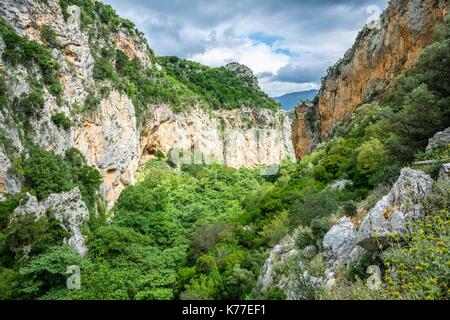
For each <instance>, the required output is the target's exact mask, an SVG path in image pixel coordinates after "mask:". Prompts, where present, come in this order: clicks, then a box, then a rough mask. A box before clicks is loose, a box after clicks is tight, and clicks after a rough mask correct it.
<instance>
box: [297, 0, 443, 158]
mask: <svg viewBox="0 0 450 320" xmlns="http://www.w3.org/2000/svg"><path fill="white" fill-rule="evenodd" d="M449 8H450V2H449V1H448V0H437V1H435V0H393V1H390V4H389V7H388V8H387V10H386V11H385V12H384V13H383V14H382V16H381V19H380V21H379V24H374V27H371V28H369V27H366V28H365V29H364V30H363V31H361V33H360V34H359V35H358V38H357V40H356V43H355V44H354V46H353V48H351V49H350V50H349V51H348V52H347V53H346V54H345V56H344V58H343V59H341V60H340V61H339V62H338V63H337V64H336V65H335V66H334V67H332V68H330V69H329V71H328V74H327V75H326V77H325V78H324V80H323V82H322V88H321V90H320V92H319V95H318V112H317V117H316V122H317V124H318V126H319V128H320V129H319V134H320V137H321V139H323V140H325V139H327V138H328V137H329V136H330V134H332V133H333V130H334V128H336V127H337V126H338V125H339V124H340V123H342V122H343V121H344V120H345V119H346V118H347V117H348V116H349V115H350V114H351V113H352V111H353V110H354V108H355V107H356V106H357V105H358V104H360V103H363V102H368V101H374V100H378V99H382V98H383V97H384V96H385V95H386V94H388V93H389V89H390V88H391V86H392V84H393V82H394V79H395V77H396V76H398V75H399V74H401V73H402V72H404V71H405V70H407V69H408V68H409V67H411V65H412V64H413V63H414V61H415V59H416V58H417V56H418V55H419V53H420V51H421V50H422V49H423V48H424V47H426V46H427V45H429V44H431V43H432V42H433V41H434V29H435V26H436V25H438V24H439V23H442V22H443V20H444V17H445V15H446V14H447V13H448V11H449ZM300 108H301V107H300ZM305 130H306V129H305V128H304V123H303V122H302V121H298V123H297V126H296V128H295V129H294V131H296V132H304V131H305ZM298 143H299V144H300V146H298V147H296V150H297V157H298V158H301V157H303V156H304V155H305V154H306V153H307V151H308V149H310V147H309V146H310V145H312V144H313V140H312V139H310V138H309V137H308V136H304V139H301V140H299V142H298Z"/></svg>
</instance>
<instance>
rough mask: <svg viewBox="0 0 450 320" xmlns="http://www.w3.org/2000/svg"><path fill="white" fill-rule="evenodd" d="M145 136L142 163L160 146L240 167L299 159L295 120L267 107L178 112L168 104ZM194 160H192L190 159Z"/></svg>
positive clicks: (158, 110) (155, 111) (150, 123)
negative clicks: (293, 132)
mask: <svg viewBox="0 0 450 320" xmlns="http://www.w3.org/2000/svg"><path fill="white" fill-rule="evenodd" d="M143 131H144V132H145V134H144V136H143V137H142V140H141V156H140V159H141V161H145V160H147V159H149V158H151V157H152V156H153V155H154V154H155V153H156V152H157V150H161V151H162V152H163V153H165V154H169V153H170V152H171V151H172V150H178V151H180V152H181V151H182V152H183V153H184V154H185V153H186V152H190V153H192V156H193V157H194V155H195V154H196V153H197V154H198V155H199V156H201V157H202V158H203V159H192V161H194V160H195V161H200V162H201V161H203V162H208V161H210V162H211V161H215V162H219V163H224V164H227V165H229V166H231V167H234V168H239V167H248V168H252V167H256V166H259V165H271V164H279V163H281V161H282V160H283V159H285V158H290V159H294V158H295V155H294V150H293V146H292V142H291V124H290V120H289V118H288V116H287V115H286V114H285V113H284V112H282V111H269V110H266V109H258V110H255V109H237V110H221V111H214V112H210V113H207V112H205V111H203V110H201V109H198V108H197V109H192V110H190V111H187V112H182V113H174V112H173V111H172V110H171V109H170V108H169V107H167V106H165V105H160V106H155V107H154V109H153V112H152V114H151V116H150V117H149V119H148V121H147V124H146V126H145V128H144V130H143ZM187 161H189V160H187Z"/></svg>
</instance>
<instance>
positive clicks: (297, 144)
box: [292, 105, 314, 159]
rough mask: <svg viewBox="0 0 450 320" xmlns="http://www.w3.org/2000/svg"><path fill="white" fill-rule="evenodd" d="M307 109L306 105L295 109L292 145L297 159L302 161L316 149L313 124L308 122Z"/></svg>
mask: <svg viewBox="0 0 450 320" xmlns="http://www.w3.org/2000/svg"><path fill="white" fill-rule="evenodd" d="M307 108H308V106H306V105H299V106H298V107H297V108H296V109H295V120H294V125H293V130H292V143H293V145H294V151H295V156H296V158H297V159H302V158H303V157H304V156H306V155H307V154H308V153H310V152H311V151H312V149H313V147H314V133H313V131H312V130H311V124H310V123H309V122H308V118H307V117H308V109H307Z"/></svg>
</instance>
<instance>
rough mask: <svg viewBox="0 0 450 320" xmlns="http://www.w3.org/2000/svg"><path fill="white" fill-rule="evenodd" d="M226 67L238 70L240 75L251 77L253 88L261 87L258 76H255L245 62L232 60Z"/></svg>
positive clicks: (234, 70)
mask: <svg viewBox="0 0 450 320" xmlns="http://www.w3.org/2000/svg"><path fill="white" fill-rule="evenodd" d="M225 69H228V70H230V71H233V72H236V73H237V75H238V77H244V78H248V79H250V81H251V84H252V86H253V88H255V89H259V82H258V78H256V77H255V75H254V74H253V71H252V69H250V68H249V67H247V66H245V65H243V64H240V63H238V62H231V63H229V64H227V65H226V66H225Z"/></svg>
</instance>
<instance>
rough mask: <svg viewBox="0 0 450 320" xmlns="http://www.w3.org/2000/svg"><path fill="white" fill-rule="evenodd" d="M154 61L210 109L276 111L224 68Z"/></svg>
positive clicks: (263, 96) (265, 97) (172, 59)
mask: <svg viewBox="0 0 450 320" xmlns="http://www.w3.org/2000/svg"><path fill="white" fill-rule="evenodd" d="M158 61H159V63H161V65H162V66H163V67H165V69H166V70H167V72H168V74H169V75H171V76H172V77H174V78H176V79H177V80H179V81H181V82H182V83H183V84H185V85H186V86H187V87H188V88H189V89H190V90H192V91H193V92H196V93H198V94H199V95H201V96H202V97H203V99H204V100H205V101H206V102H207V103H208V104H209V105H210V107H212V108H213V109H222V108H223V109H235V108H241V107H252V108H267V109H277V108H278V106H279V105H278V103H277V102H276V101H275V100H273V99H272V98H270V97H269V96H268V95H267V94H265V93H264V92H262V91H260V90H258V89H255V88H254V87H253V85H252V79H250V78H245V77H237V76H236V73H235V72H233V71H230V70H227V69H225V68H224V67H221V68H210V67H207V66H204V65H201V64H200V63H197V62H193V61H189V60H184V59H180V58H177V57H162V58H159V59H158Z"/></svg>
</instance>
